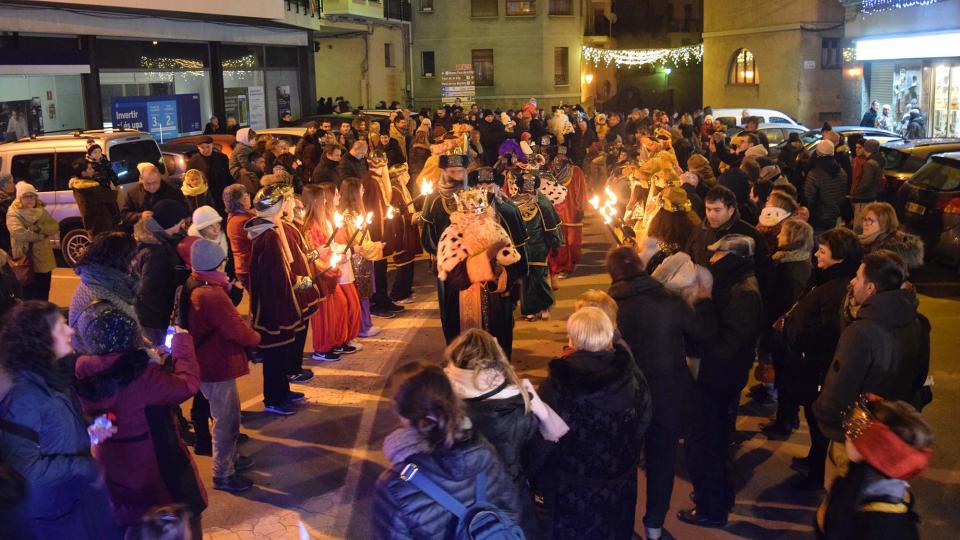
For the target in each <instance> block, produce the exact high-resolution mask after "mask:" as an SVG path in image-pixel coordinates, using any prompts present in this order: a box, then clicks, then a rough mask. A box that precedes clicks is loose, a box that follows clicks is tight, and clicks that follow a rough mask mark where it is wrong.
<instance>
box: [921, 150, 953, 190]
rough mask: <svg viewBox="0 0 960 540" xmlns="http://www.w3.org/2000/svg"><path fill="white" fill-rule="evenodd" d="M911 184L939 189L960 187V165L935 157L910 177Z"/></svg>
mask: <svg viewBox="0 0 960 540" xmlns="http://www.w3.org/2000/svg"><path fill="white" fill-rule="evenodd" d="M910 183H911V184H919V185H921V186H927V187H929V188H933V189H936V190H939V191H954V190H956V189H960V165H958V164H956V163H951V162H949V161H945V160H940V159H937V158H933V161H931V162H929V163H927V164H926V165H924V166H923V167H921V168H920V170H919V171H917V173H916V174H914V175H913V177H912V178H911V179H910Z"/></svg>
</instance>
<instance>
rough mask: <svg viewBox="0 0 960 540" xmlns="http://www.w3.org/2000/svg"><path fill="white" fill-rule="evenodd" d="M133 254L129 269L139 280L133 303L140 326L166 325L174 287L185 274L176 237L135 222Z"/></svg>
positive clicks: (180, 282) (174, 291) (184, 278)
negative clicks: (157, 232) (135, 250)
mask: <svg viewBox="0 0 960 540" xmlns="http://www.w3.org/2000/svg"><path fill="white" fill-rule="evenodd" d="M136 229H137V231H138V234H137V235H136V238H137V240H138V242H139V243H138V245H137V256H136V257H135V258H134V260H133V265H132V271H131V273H132V274H133V275H135V276H137V278H138V279H139V281H140V288H139V291H138V294H137V301H136V304H135V307H136V309H137V318H138V320H139V321H140V325H141V326H143V327H144V328H166V327H167V326H168V325H169V324H170V314H171V313H172V312H173V301H174V296H176V292H177V287H179V286H180V285H181V284H182V283H183V282H184V281H186V279H187V276H188V275H189V274H188V272H187V269H186V266H185V265H184V263H183V261H182V260H181V259H180V255H178V254H177V247H176V246H177V243H179V238H176V237H171V238H170V239H161V238H158V237H157V235H154V234H152V233H150V232H148V231H146V227H144V224H143V223H137V227H136Z"/></svg>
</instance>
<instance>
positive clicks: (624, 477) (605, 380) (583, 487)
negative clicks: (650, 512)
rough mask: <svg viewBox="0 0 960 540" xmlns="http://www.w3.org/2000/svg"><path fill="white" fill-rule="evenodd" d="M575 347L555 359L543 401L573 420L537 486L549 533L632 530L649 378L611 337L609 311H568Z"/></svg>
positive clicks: (623, 534)
mask: <svg viewBox="0 0 960 540" xmlns="http://www.w3.org/2000/svg"><path fill="white" fill-rule="evenodd" d="M567 334H568V338H569V344H570V346H571V348H572V352H570V353H569V354H567V355H565V356H562V357H560V358H557V359H555V360H552V361H551V362H550V366H549V375H548V377H547V380H546V381H544V383H543V385H542V386H541V387H540V395H541V397H542V398H543V401H544V402H545V403H547V404H548V405H550V406H551V407H552V408H553V409H554V410H555V411H556V412H557V414H559V415H560V417H561V418H563V420H564V422H566V424H567V425H568V426H569V427H570V432H569V433H567V434H566V435H564V436H563V438H561V439H560V442H559V443H558V444H557V448H556V450H555V451H554V452H553V453H552V454H551V458H550V460H549V461H548V462H547V464H546V465H545V466H544V469H543V470H544V474H542V475H541V476H540V479H538V483H537V487H538V490H539V491H540V493H542V496H543V498H544V504H545V507H546V508H548V509H549V515H548V516H547V517H546V519H545V521H544V523H545V527H546V528H545V530H544V531H543V532H544V534H545V535H546V536H547V537H548V538H558V539H565V538H571V539H572V538H578V539H579V538H624V539H629V538H632V537H633V527H634V515H635V512H636V501H637V477H636V474H635V469H636V467H637V461H638V458H639V455H640V450H641V447H642V445H643V440H644V434H645V433H646V431H647V427H648V426H649V424H650V416H651V409H652V407H651V404H650V393H649V389H648V387H647V381H646V379H644V378H643V374H641V373H640V370H639V369H638V368H637V365H636V361H635V360H634V359H633V357H632V355H631V354H630V351H628V350H626V349H624V348H623V347H620V346H615V345H614V344H613V335H614V334H613V324H612V323H611V322H610V319H609V318H608V317H607V315H606V314H605V313H604V312H603V311H601V310H599V309H597V308H593V307H584V308H582V309H580V310H579V311H577V312H575V313H574V314H573V315H571V316H570V317H569V318H568V319H567Z"/></svg>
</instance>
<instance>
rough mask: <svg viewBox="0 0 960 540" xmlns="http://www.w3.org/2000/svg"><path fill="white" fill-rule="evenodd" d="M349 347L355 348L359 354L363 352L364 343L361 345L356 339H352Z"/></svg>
mask: <svg viewBox="0 0 960 540" xmlns="http://www.w3.org/2000/svg"><path fill="white" fill-rule="evenodd" d="M347 345H349V346H351V347H353V348H354V349H356V350H357V352H359V351H362V350H363V343H360V342H359V341H357V340H355V339H351V340H350V342H349V343H347Z"/></svg>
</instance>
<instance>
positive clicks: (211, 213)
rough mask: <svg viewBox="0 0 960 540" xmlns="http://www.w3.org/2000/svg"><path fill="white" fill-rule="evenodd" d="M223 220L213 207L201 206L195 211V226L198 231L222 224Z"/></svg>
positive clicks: (192, 226) (193, 226)
mask: <svg viewBox="0 0 960 540" xmlns="http://www.w3.org/2000/svg"><path fill="white" fill-rule="evenodd" d="M222 221H223V218H222V217H220V214H218V213H217V211H216V210H214V209H213V207H212V206H201V207H199V208H197V209H196V210H194V211H193V225H191V228H196V230H197V231H202V230H203V229H206V228H207V227H209V226H210V225H213V224H214V223H220V222H222Z"/></svg>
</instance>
